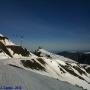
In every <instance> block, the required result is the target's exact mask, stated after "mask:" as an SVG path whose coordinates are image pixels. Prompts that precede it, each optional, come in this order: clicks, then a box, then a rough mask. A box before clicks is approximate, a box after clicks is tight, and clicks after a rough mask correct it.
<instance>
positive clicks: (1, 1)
mask: <svg viewBox="0 0 90 90" xmlns="http://www.w3.org/2000/svg"><path fill="white" fill-rule="evenodd" d="M0 32H1V33H2V34H4V35H6V36H8V37H9V38H11V40H13V41H14V42H16V43H18V44H20V37H21V36H23V46H24V47H27V48H30V49H31V50H33V49H36V48H37V47H38V46H42V47H43V48H46V49H49V50H52V49H53V50H90V1H89V0H0Z"/></svg>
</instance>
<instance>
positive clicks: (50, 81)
mask: <svg viewBox="0 0 90 90" xmlns="http://www.w3.org/2000/svg"><path fill="white" fill-rule="evenodd" d="M4 62H7V60H0V88H1V87H2V88H1V89H0V90H83V89H82V88H79V87H77V86H73V85H71V84H69V83H65V82H62V81H59V80H57V79H54V78H50V77H47V76H43V75H40V74H36V73H34V72H32V71H27V70H24V69H21V68H18V67H13V66H9V65H7V64H5V63H4ZM10 87H11V88H12V89H5V88H10ZM16 87H18V88H19V89H15V88H16ZM3 88H4V89H3Z"/></svg>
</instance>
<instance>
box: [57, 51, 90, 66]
mask: <svg viewBox="0 0 90 90" xmlns="http://www.w3.org/2000/svg"><path fill="white" fill-rule="evenodd" d="M57 54H58V55H62V56H64V57H67V58H70V59H73V60H75V61H77V62H79V63H82V64H89V65H90V52H68V51H63V52H58V53H57Z"/></svg>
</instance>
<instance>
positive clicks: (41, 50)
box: [37, 49, 76, 63]
mask: <svg viewBox="0 0 90 90" xmlns="http://www.w3.org/2000/svg"><path fill="white" fill-rule="evenodd" d="M37 52H41V56H42V57H46V55H50V56H51V58H53V59H59V60H63V61H68V62H69V61H70V62H75V63H76V61H74V60H72V59H69V58H65V57H64V56H60V55H56V54H53V53H50V52H48V51H46V50H44V49H38V51H37Z"/></svg>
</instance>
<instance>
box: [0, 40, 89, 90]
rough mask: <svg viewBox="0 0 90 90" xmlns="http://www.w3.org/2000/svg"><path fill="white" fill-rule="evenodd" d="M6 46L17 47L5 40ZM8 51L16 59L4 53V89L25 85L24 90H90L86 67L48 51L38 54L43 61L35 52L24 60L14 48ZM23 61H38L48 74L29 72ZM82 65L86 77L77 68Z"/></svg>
mask: <svg viewBox="0 0 90 90" xmlns="http://www.w3.org/2000/svg"><path fill="white" fill-rule="evenodd" d="M5 43H6V44H5V46H7V45H15V44H14V43H12V42H11V41H10V40H9V39H5ZM7 50H8V51H9V52H10V54H11V55H12V56H13V58H11V57H9V56H8V55H7V54H6V53H5V52H0V85H12V86H13V85H14V86H15V85H22V87H23V90H36V89H37V90H42V89H43V90H81V89H80V88H77V89H76V87H75V85H78V86H80V87H83V88H84V89H87V90H90V74H89V73H87V72H86V71H85V69H84V68H83V67H82V66H83V65H81V64H79V63H77V62H75V61H73V60H71V59H68V58H65V57H63V56H59V55H56V54H53V53H50V52H48V51H46V50H44V49H38V50H37V52H41V55H40V56H41V57H38V56H36V55H35V54H33V53H31V52H30V55H29V57H24V56H22V55H21V54H17V53H15V54H14V52H13V50H11V49H10V48H7ZM48 56H50V57H48ZM38 58H39V59H41V60H42V61H43V62H44V64H43V63H42V62H40V61H39V60H38ZM21 60H24V61H26V60H30V61H31V62H33V64H34V61H35V62H36V63H38V64H39V65H41V66H42V67H43V68H44V69H45V71H44V70H38V69H31V68H27V67H25V66H24V65H23V64H22V62H21ZM9 65H11V66H9ZM78 65H79V66H80V70H82V71H84V72H85V74H86V75H84V74H80V73H79V72H78V70H77V69H75V68H74V67H78ZM12 66H14V67H12ZM15 66H17V67H20V68H21V69H20V68H16V67H15ZM87 67H89V66H87V65H86V68H87ZM66 68H67V69H68V70H73V72H74V73H75V74H76V75H77V76H75V75H73V74H72V73H70V72H69V71H68V70H67V69H66ZM78 76H80V77H81V78H83V79H84V80H82V79H80V78H79V77H78ZM56 79H58V80H56ZM62 81H64V82H62ZM65 82H67V83H68V84H67V83H65ZM59 84H60V85H59ZM71 84H72V85H71ZM55 85H56V86H55ZM73 85H74V86H73ZM67 87H68V88H67ZM74 87H75V88H74Z"/></svg>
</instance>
